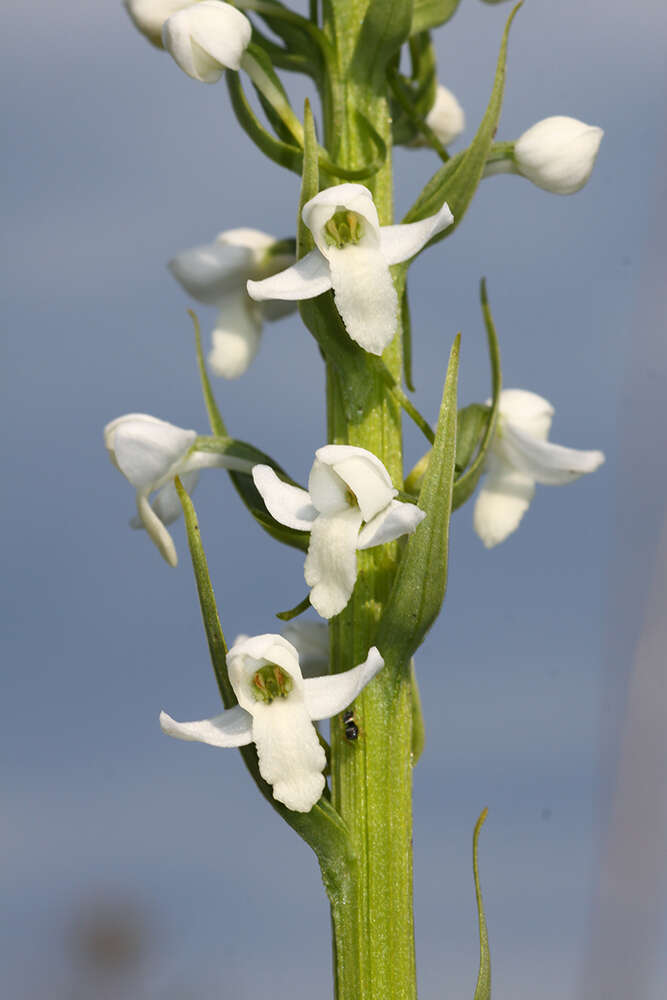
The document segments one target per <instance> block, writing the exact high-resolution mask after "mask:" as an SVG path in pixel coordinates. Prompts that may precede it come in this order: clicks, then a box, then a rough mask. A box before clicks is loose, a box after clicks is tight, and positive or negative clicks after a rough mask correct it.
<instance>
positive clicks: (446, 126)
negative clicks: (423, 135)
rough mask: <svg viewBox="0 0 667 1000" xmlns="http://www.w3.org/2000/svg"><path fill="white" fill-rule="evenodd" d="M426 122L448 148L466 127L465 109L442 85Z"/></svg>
mask: <svg viewBox="0 0 667 1000" xmlns="http://www.w3.org/2000/svg"><path fill="white" fill-rule="evenodd" d="M425 120H426V124H427V125H428V127H429V128H430V129H432V130H433V132H435V135H436V138H437V139H439V140H440V142H441V143H442V145H443V146H448V145H449V143H450V142H453V141H454V139H456V137H457V136H459V135H460V134H461V132H463V130H464V128H465V127H466V116H465V112H464V111H463V108H462V107H461V105H460V104H459V102H458V101H457V99H456V97H455V96H454V94H452V92H451V90H447V88H446V87H443V86H442V84H441V83H439V84H438V86H437V88H436V91H435V101H434V102H433V107H432V108H431V110H430V111H429V113H428V114H427V116H426V119H425Z"/></svg>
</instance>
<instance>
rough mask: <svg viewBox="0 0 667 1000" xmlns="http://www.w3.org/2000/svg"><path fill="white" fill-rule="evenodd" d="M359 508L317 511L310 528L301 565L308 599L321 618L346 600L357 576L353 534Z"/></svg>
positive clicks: (356, 530) (334, 612)
mask: <svg viewBox="0 0 667 1000" xmlns="http://www.w3.org/2000/svg"><path fill="white" fill-rule="evenodd" d="M361 518H362V515H361V511H360V510H359V509H358V508H348V509H347V510H345V511H341V512H340V513H338V514H332V515H331V516H329V517H327V516H326V515H324V514H320V516H319V517H318V518H317V520H316V521H315V522H314V524H313V525H312V528H311V531H310V545H309V546H308V555H307V556H306V562H305V565H304V575H305V578H306V583H307V584H308V586H309V587H311V588H312V589H311V591H310V603H311V604H312V606H313V607H314V608H315V610H316V611H317V613H318V615H320V616H321V617H322V618H333V616H334V615H337V614H338V613H339V612H340V611H342V610H343V608H344V607H345V605H346V604H347V602H348V601H349V599H350V597H351V595H352V591H353V590H354V584H355V582H356V579H357V552H356V547H357V536H358V534H359V528H360V527H361Z"/></svg>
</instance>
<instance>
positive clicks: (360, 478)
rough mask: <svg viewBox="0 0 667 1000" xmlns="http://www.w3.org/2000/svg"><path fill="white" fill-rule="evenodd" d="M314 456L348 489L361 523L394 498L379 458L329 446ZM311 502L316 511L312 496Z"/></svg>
mask: <svg viewBox="0 0 667 1000" xmlns="http://www.w3.org/2000/svg"><path fill="white" fill-rule="evenodd" d="M315 454H316V456H317V459H318V460H319V461H320V462H321V463H325V464H327V465H330V466H331V467H332V468H333V470H334V472H335V473H336V475H338V476H340V478H341V479H342V480H343V482H344V483H345V484H346V485H347V486H348V487H349V488H350V489H351V490H352V492H353V493H354V495H355V497H356V499H357V503H358V504H359V507H360V509H361V513H362V516H363V520H364V521H370V520H371V518H373V517H375V515H376V514H378V513H379V512H380V511H381V510H384V508H385V507H386V506H387V505H388V504H389V503H390V502H391V500H392V499H393V497H395V496H396V493H397V491H396V490H395V489H394V487H393V486H392V482H391V478H390V476H389V473H388V472H387V470H386V469H385V467H384V465H383V464H382V462H381V461H380V459H379V458H378V457H377V456H376V455H374V454H373V453H372V452H371V451H367V450H366V448H356V447H354V446H352V445H344V444H343V445H337V444H329V445H325V446H324V447H323V448H318V449H317V451H316V452H315ZM313 501H314V503H315V506H316V507H318V508H319V504H318V503H317V501H315V498H314V497H313ZM320 509H321V508H320Z"/></svg>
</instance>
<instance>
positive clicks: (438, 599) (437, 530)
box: [376, 334, 461, 665]
mask: <svg viewBox="0 0 667 1000" xmlns="http://www.w3.org/2000/svg"><path fill="white" fill-rule="evenodd" d="M460 344H461V337H460V334H459V335H457V337H456V340H455V341H454V346H453V347H452V350H451V354H450V357H449V365H448V367H447V376H446V378H445V387H444V391H443V394H442V403H441V406H440V415H439V417H438V426H437V428H436V432H435V444H434V445H433V450H432V452H431V459H430V461H429V464H428V468H427V470H426V473H425V475H424V479H423V483H422V488H421V491H420V493H419V501H418V503H419V506H420V507H421V509H422V510H424V511H426V517H425V518H424V520H423V521H422V523H421V524H420V525H419V527H418V528H417V530H416V531H415V533H414V534H413V535H412V536H411V537H410V539H409V541H408V543H407V545H406V547H405V550H404V552H403V556H402V558H401V562H400V564H399V567H398V572H397V574H396V579H395V580H394V585H393V587H392V589H391V593H390V595H389V599H388V601H387V604H386V606H385V609H384V613H383V615H382V618H381V620H380V625H379V628H378V633H377V638H376V645H377V647H378V649H379V650H380V652H381V653H382V655H383V656H384V658H385V660H386V661H388V662H391V663H393V664H395V665H402V664H406V663H407V662H408V660H409V659H410V657H411V656H412V655H413V653H414V652H415V650H416V649H417V648H418V646H420V645H421V642H422V640H423V638H424V636H425V635H426V633H427V632H428V630H429V628H430V627H431V625H432V624H433V622H434V621H435V619H436V618H437V616H438V614H439V612H440V608H441V607H442V602H443V600H444V597H445V590H446V587H447V555H448V550H449V520H450V516H451V509H452V488H453V483H454V461H455V457H456V415H457V414H456V383H457V378H458V368H459V350H460Z"/></svg>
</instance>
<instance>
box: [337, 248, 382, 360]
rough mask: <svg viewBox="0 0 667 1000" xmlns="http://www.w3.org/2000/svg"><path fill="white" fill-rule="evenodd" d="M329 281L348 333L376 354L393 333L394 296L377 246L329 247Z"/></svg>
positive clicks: (371, 352) (366, 349) (380, 351)
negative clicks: (340, 248) (339, 248)
mask: <svg viewBox="0 0 667 1000" xmlns="http://www.w3.org/2000/svg"><path fill="white" fill-rule="evenodd" d="M328 258H329V267H330V270H331V284H332V286H333V290H334V298H335V301H336V308H337V309H338V312H339V313H340V315H341V319H342V320H343V323H344V324H345V329H346V330H347V332H348V334H349V336H350V337H351V338H352V340H354V341H356V342H357V343H358V344H359V345H360V346H361V347H363V349H364V350H365V351H368V352H369V353H370V354H377V355H380V354H382V352H383V351H384V349H385V347H387V345H388V344H389V342H390V341H391V340H392V339H393V337H394V334H395V333H396V324H397V317H398V297H397V295H396V289H395V288H394V283H393V281H392V280H391V274H390V273H389V267H388V263H387V261H386V260H385V258H384V256H383V254H382V253H381V251H380V250H378V249H376V248H374V247H366V246H361V245H358V246H346V247H344V248H343V249H342V250H338V249H337V248H336V247H330V248H329V252H328Z"/></svg>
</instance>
